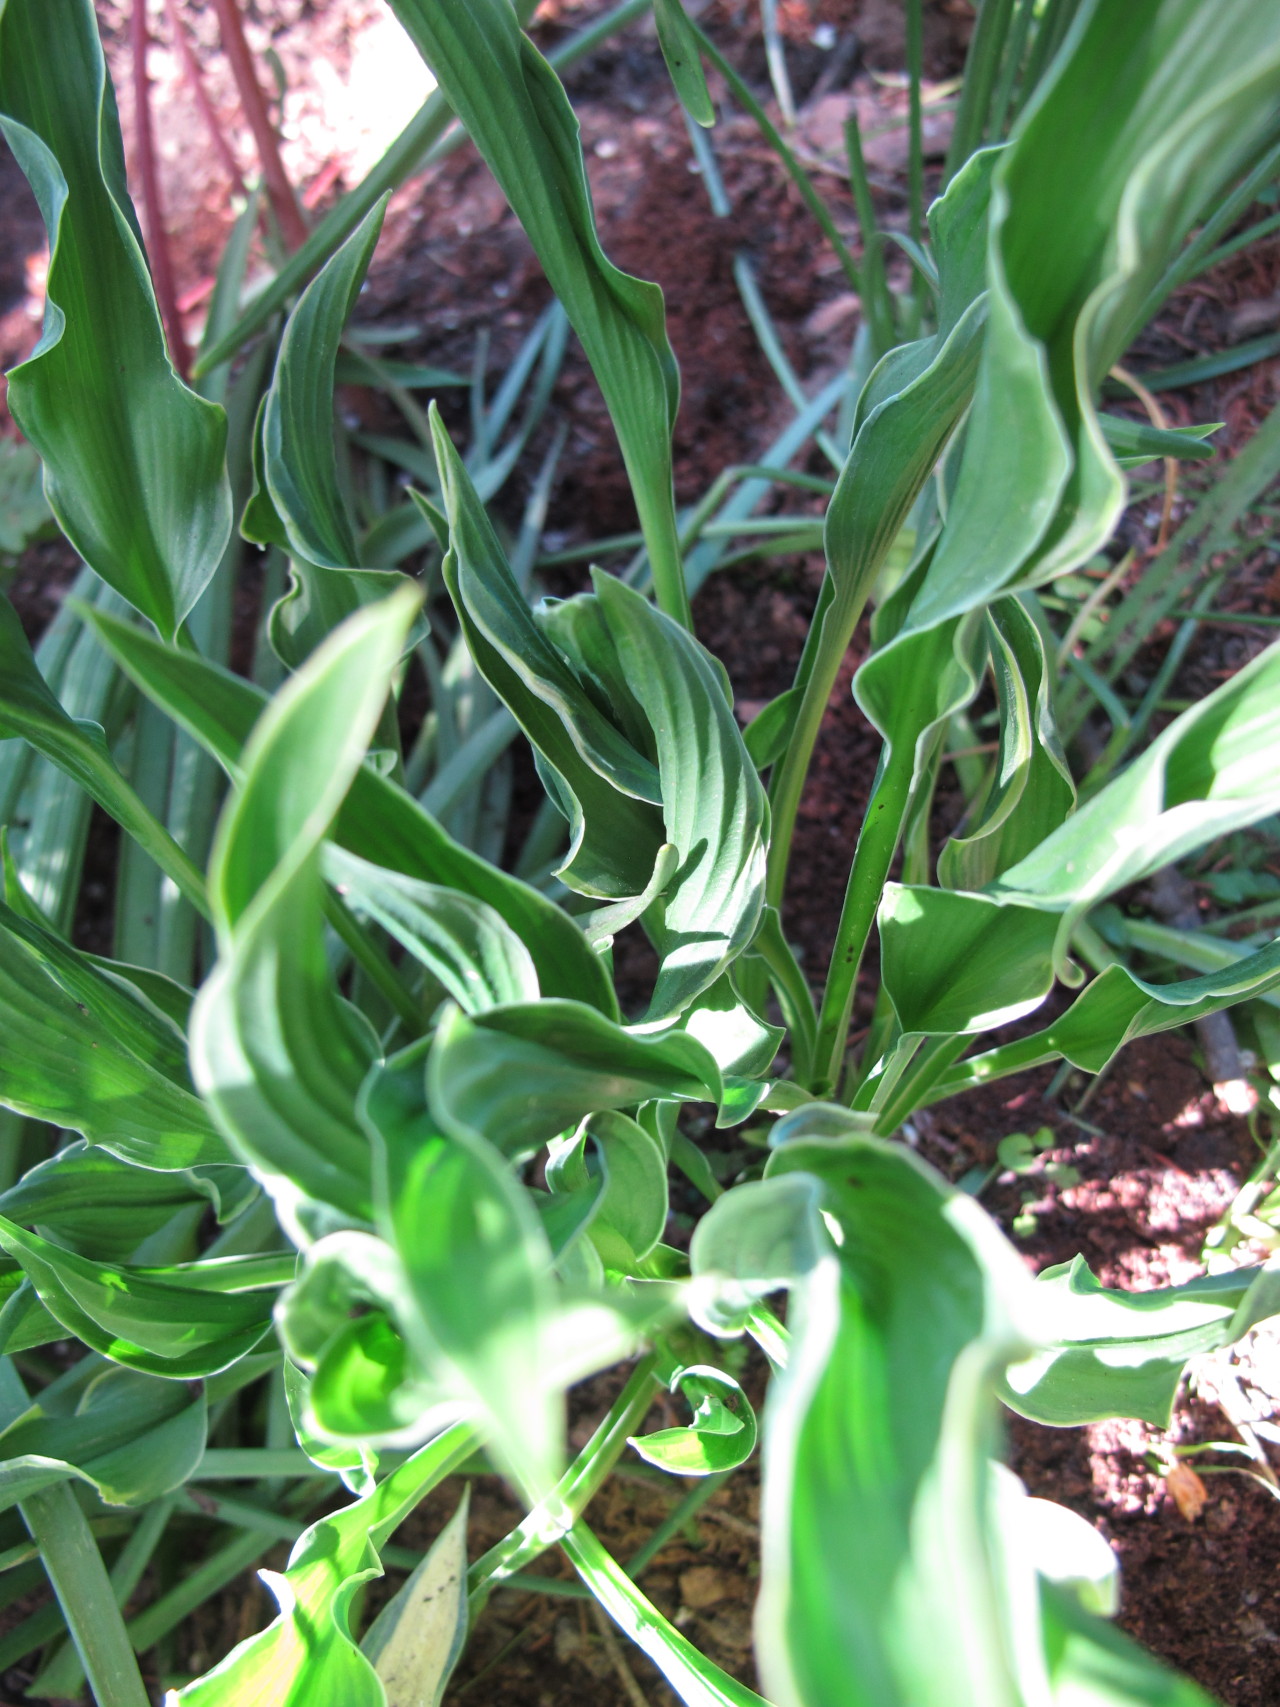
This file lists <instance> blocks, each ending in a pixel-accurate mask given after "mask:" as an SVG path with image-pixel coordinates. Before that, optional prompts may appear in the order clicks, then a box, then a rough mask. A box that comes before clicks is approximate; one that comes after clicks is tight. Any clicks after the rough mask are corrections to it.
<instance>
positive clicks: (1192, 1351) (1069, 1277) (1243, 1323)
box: [1000, 1257, 1280, 1428]
mask: <svg viewBox="0 0 1280 1707" xmlns="http://www.w3.org/2000/svg"><path fill="white" fill-rule="evenodd" d="M1036 1294H1037V1297H1038V1301H1039V1307H1040V1310H1041V1311H1042V1312H1043V1320H1044V1334H1045V1337H1046V1338H1047V1339H1049V1340H1050V1341H1051V1342H1052V1343H1051V1345H1050V1346H1049V1348H1048V1349H1047V1350H1045V1351H1041V1352H1038V1353H1037V1354H1036V1355H1035V1356H1034V1357H1032V1358H1029V1359H1027V1360H1026V1361H1024V1362H1020V1363H1014V1364H1011V1365H1010V1367H1009V1368H1008V1369H1007V1370H1006V1371H1005V1375H1004V1379H1003V1381H1002V1382H1001V1384H1000V1396H1001V1398H1002V1399H1003V1400H1004V1402H1005V1403H1006V1404H1007V1405H1009V1406H1011V1407H1012V1408H1013V1409H1014V1410H1015V1411H1018V1412H1020V1413H1021V1414H1022V1415H1023V1416H1026V1417H1031V1418H1033V1419H1034V1420H1035V1421H1036V1422H1041V1423H1049V1424H1051V1425H1053V1426H1055V1427H1059V1428H1070V1427H1074V1426H1075V1425H1076V1424H1078V1423H1087V1422H1098V1421H1099V1420H1100V1419H1102V1418H1103V1417H1141V1418H1142V1420H1143V1421H1144V1422H1148V1423H1151V1424H1153V1425H1154V1426H1155V1427H1156V1428H1168V1426H1169V1420H1170V1417H1171V1416H1172V1413H1173V1401H1174V1399H1175V1397H1176V1396H1177V1391H1178V1384H1179V1382H1180V1381H1181V1379H1182V1372H1183V1370H1184V1369H1185V1368H1186V1366H1187V1364H1188V1363H1189V1362H1190V1361H1191V1359H1192V1358H1193V1357H1198V1356H1199V1355H1201V1353H1203V1352H1209V1351H1217V1350H1218V1349H1219V1347H1221V1346H1224V1345H1233V1344H1234V1343H1235V1341H1236V1340H1238V1339H1240V1338H1241V1337H1242V1336H1243V1335H1244V1334H1245V1333H1247V1332H1248V1330H1249V1329H1250V1328H1251V1327H1253V1326H1254V1325H1255V1323H1257V1322H1262V1321H1266V1320H1267V1318H1268V1317H1272V1316H1280V1269H1275V1268H1245V1269H1237V1270H1236V1271H1235V1272H1234V1273H1231V1274H1208V1275H1205V1276H1204V1277H1203V1278H1202V1279H1200V1280H1191V1281H1188V1282H1186V1284H1185V1285H1182V1286H1161V1287H1157V1288H1155V1289H1154V1290H1152V1291H1150V1292H1119V1291H1115V1290H1112V1289H1109V1288H1107V1287H1104V1286H1100V1285H1099V1284H1098V1282H1097V1281H1096V1280H1095V1279H1094V1277H1093V1275H1092V1274H1091V1273H1090V1272H1089V1269H1088V1268H1087V1267H1086V1266H1085V1261H1084V1258H1083V1257H1076V1258H1075V1260H1074V1261H1073V1262H1069V1263H1059V1264H1057V1265H1056V1266H1055V1267H1053V1268H1048V1269H1045V1270H1044V1271H1043V1273H1042V1274H1041V1275H1040V1276H1039V1278H1038V1280H1037V1281H1036Z"/></svg>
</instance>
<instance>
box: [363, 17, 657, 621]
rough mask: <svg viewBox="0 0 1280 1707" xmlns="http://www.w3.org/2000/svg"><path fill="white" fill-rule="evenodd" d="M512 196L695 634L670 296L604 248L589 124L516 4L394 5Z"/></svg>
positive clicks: (653, 547)
mask: <svg viewBox="0 0 1280 1707" xmlns="http://www.w3.org/2000/svg"><path fill="white" fill-rule="evenodd" d="M391 5H392V10H393V11H394V12H395V14H396V16H397V17H398V18H399V19H400V22H401V23H402V24H403V25H404V27H405V29H406V30H408V32H409V34H410V35H411V36H412V37H413V40H414V42H415V43H416V44H417V46H418V49H419V51H420V52H421V53H422V56H423V58H424V59H425V60H426V61H427V63H428V65H429V66H430V67H431V70H432V71H433V73H434V74H435V77H436V80H437V82H438V83H439V85H440V87H441V89H442V90H443V91H444V93H445V95H446V96H447V97H448V100H449V103H450V105H451V106H452V107H453V110H454V111H455V112H456V113H457V114H458V116H459V118H460V119H461V120H462V122H463V124H464V125H465V126H466V128H467V131H468V134H469V135H470V136H471V138H472V140H473V141H474V142H475V144H476V147H477V148H478V149H479V150H480V152H481V154H483V155H484V158H485V160H486V161H487V162H488V164H489V167H490V169H491V170H492V172H493V175H494V177H495V178H496V179H497V180H498V182H499V184H500V185H501V186H502V189H503V192H504V194H505V195H506V197H507V200H508V201H509V202H510V203H511V206H512V208H513V209H514V211H515V214H516V217H517V219H519V221H520V223H521V225H523V226H524V228H525V231H526V233H527V234H528V237H529V241H530V242H531V243H532V244H533V247H534V249H535V251H536V252H537V255H538V259H539V260H540V261H541V262H542V266H543V270H544V271H545V273H546V275H547V278H548V279H549V280H550V282H551V288H552V290H554V291H555V293H556V295H557V296H558V297H559V298H560V301H561V302H562V303H563V305H564V309H565V312H566V313H567V314H568V316H569V319H570V322H571V323H572V325H573V329H574V331H575V332H576V333H577V334H578V336H579V338H580V339H581V340H582V347H583V349H584V350H585V351H586V352H587V359H588V360H589V361H590V363H591V366H592V368H593V370H594V372H595V376H596V379H597V380H598V382H599V385H600V389H601V391H602V392H603V393H604V398H605V402H606V403H607V404H608V406H609V413H610V415H611V416H612V417H613V424H614V427H615V429H616V431H617V434H618V441H619V444H620V445H621V447H622V455H623V460H624V461H625V463H626V465H627V472H628V474H629V475H630V477H631V489H632V492H633V494H634V496H635V501H636V509H637V510H638V512H639V515H640V526H641V528H642V529H643V530H644V536H645V542H646V544H647V546H648V549H649V557H650V561H651V563H652V565H653V577H654V584H655V587H656V589H657V593H658V600H659V603H660V604H661V605H662V608H663V609H664V610H665V611H666V612H667V613H668V615H670V616H674V617H675V618H676V619H677V620H678V621H680V622H683V623H685V624H686V625H688V623H689V600H688V594H687V593H686V591H685V586H684V572H683V569H682V567H681V562H680V547H679V543H678V540H677V536H676V525H675V499H674V494H673V490H672V478H671V429H672V427H673V425H674V424H675V416H676V408H677V405H678V403H679V395H680V385H679V378H678V375H677V372H676V364H675V358H674V356H673V355H672V353H671V346H670V344H669V343H668V342H667V332H666V316H665V313H664V311H663V304H662V292H661V291H660V290H659V289H658V287H657V285H654V284H647V283H644V282H642V281H641V280H639V279H635V278H632V277H631V276H630V275H629V274H627V273H622V272H619V271H618V269H617V268H616V267H615V266H613V265H612V264H611V263H610V262H609V260H608V259H607V257H606V256H605V253H604V251H603V250H602V249H601V247H600V239H599V237H598V236H597V235H596V227H595V217H594V214H593V212H592V207H591V192H590V189H589V187H588V185H587V175H586V168H585V166H584V163H583V158H582V143H581V139H580V137H579V132H578V121H577V119H576V117H575V116H574V112H573V108H572V107H571V106H570V105H569V99H568V96H567V95H566V94H565V92H564V89H563V87H562V86H561V83H560V80H559V78H558V77H557V76H556V74H555V72H554V71H553V70H552V69H551V67H550V66H549V65H548V64H547V62H546V60H545V59H543V57H542V55H541V54H540V53H539V52H538V51H537V49H536V48H535V47H534V46H533V44H532V42H530V41H529V39H528V37H527V36H525V35H524V34H523V32H522V31H521V29H520V25H519V23H518V21H517V19H516V15H515V12H514V11H513V10H512V8H511V6H510V5H509V4H508V3H507V0H473V3H472V4H470V5H467V6H462V7H459V6H452V5H449V4H448V3H447V0H391Z"/></svg>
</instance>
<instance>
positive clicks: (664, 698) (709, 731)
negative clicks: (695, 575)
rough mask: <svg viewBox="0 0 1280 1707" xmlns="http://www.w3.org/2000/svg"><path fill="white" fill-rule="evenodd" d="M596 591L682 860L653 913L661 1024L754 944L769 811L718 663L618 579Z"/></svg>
mask: <svg viewBox="0 0 1280 1707" xmlns="http://www.w3.org/2000/svg"><path fill="white" fill-rule="evenodd" d="M592 585H593V586H594V588H595V593H596V598H597V599H598V601H599V605H600V610H601V613H602V615H603V617H604V620H605V623H606V624H607V626H608V631H609V635H610V637H611V639H612V641H613V644H614V647H615V648H616V654H617V660H618V670H617V672H616V675H617V676H619V677H620V678H621V682H626V683H629V684H630V688H631V692H632V693H633V694H634V695H635V698H636V700H637V701H638V702H639V705H640V708H641V710H642V711H643V714H644V716H645V718H646V719H647V721H648V724H649V728H650V730H651V731H652V735H651V740H652V742H653V746H654V749H655V751H656V754H657V762H658V776H659V781H660V786H661V800H662V818H663V824H664V826H665V830H666V835H665V840H666V841H667V842H669V843H671V844H673V845H674V846H675V847H676V849H677V850H678V851H679V855H680V864H679V866H678V867H677V869H676V871H675V874H674V875H673V877H672V878H671V880H670V882H669V883H668V885H667V887H666V889H665V891H664V892H663V894H662V895H661V897H660V898H659V899H658V900H657V901H655V902H654V903H653V905H652V906H651V907H650V908H649V909H648V911H647V912H646V914H645V926H646V929H647V930H648V932H649V934H650V936H651V937H652V939H653V943H654V946H655V948H656V949H657V950H658V953H659V955H660V957H661V964H660V967H659V971H658V979H657V984H656V986H655V988H654V992H653V997H652V1000H651V1002H650V1005H649V1014H648V1018H649V1019H650V1020H651V1021H654V1020H657V1019H660V1018H663V1017H666V1016H667V1015H670V1014H676V1013H679V1012H680V1011H681V1010H682V1009H683V1008H685V1007H686V1006H687V1005H688V1003H689V1002H690V1001H691V1000H692V999H693V998H694V997H695V996H698V995H700V994H701V993H702V991H704V990H706V989H707V988H708V987H709V986H710V985H711V984H712V983H714V981H715V980H716V978H718V977H719V975H720V973H721V972H722V971H723V970H724V968H725V967H726V966H727V965H728V964H729V962H730V961H731V960H732V959H734V957H735V956H736V955H738V954H739V953H741V951H742V949H743V948H745V947H746V945H747V943H748V942H749V941H750V940H751V938H752V937H753V936H754V934H755V930H756V926H757V925H758V924H759V921H760V909H761V907H762V906H763V903H764V865H765V847H766V842H767V839H768V825H769V810H768V804H767V802H766V799H765V793H764V790H763V788H762V787H761V786H760V779H759V776H758V774H757V772H756V769H755V766H754V765H753V764H752V762H751V759H750V757H749V755H748V753H747V750H746V747H745V746H744V744H743V740H742V736H741V734H740V733H739V730H738V725H737V723H736V722H735V721H734V716H733V711H732V709H731V708H732V695H731V694H730V693H729V691H728V689H727V686H726V683H725V680H724V673H723V669H722V668H721V666H720V665H719V664H718V663H717V662H716V661H715V660H714V659H713V658H712V657H711V655H710V654H709V653H708V652H707V651H706V650H705V649H704V648H703V647H702V646H700V645H699V644H698V642H697V641H696V640H694V638H693V637H692V635H689V634H687V633H686V632H685V631H684V630H683V629H682V628H681V627H680V626H679V625H678V624H677V623H675V622H673V621H672V620H671V618H670V617H668V616H664V615H663V614H662V612H660V611H657V610H655V609H654V608H653V606H652V605H650V604H649V603H648V602H647V600H645V599H642V598H641V597H640V595H639V594H638V593H635V592H633V591H632V590H631V588H629V587H627V586H625V585H624V584H623V583H622V582H621V581H616V580H614V579H612V577H610V576H608V575H605V574H603V573H602V572H601V571H600V570H595V571H593V574H592ZM609 685H610V686H613V685H614V684H613V683H610V684H609ZM618 685H619V686H620V683H619V684H618ZM617 697H620V696H619V695H617V694H615V698H617Z"/></svg>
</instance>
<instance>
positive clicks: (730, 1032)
mask: <svg viewBox="0 0 1280 1707" xmlns="http://www.w3.org/2000/svg"><path fill="white" fill-rule="evenodd" d="M680 1029H681V1030H682V1031H686V1032H688V1034H689V1036H690V1037H696V1038H697V1040H698V1042H699V1043H701V1044H703V1045H704V1046H705V1047H706V1048H707V1049H708V1050H709V1051H710V1053H711V1054H712V1055H713V1056H714V1057H715V1062H716V1065H717V1066H718V1067H719V1069H720V1071H721V1072H722V1073H726V1074H736V1075H739V1076H746V1077H748V1078H753V1079H756V1078H761V1077H763V1075H764V1074H766V1073H767V1072H768V1071H769V1068H770V1067H771V1066H772V1065H773V1058H774V1056H775V1055H776V1054H777V1053H778V1049H779V1048H780V1046H781V1044H782V1042H783V1039H784V1038H785V1036H786V1032H785V1031H784V1030H783V1028H782V1027H781V1026H778V1025H767V1024H766V1023H765V1021H764V1020H762V1019H761V1018H760V1016H759V1014H757V1013H755V1012H754V1011H753V1009H752V1008H751V1007H750V1006H749V1005H748V1004H747V1003H746V1002H744V1001H743V999H742V997H741V996H740V995H739V994H738V991H737V988H736V986H735V984H734V982H733V974H732V973H731V972H723V973H721V975H720V977H719V978H717V979H716V981H715V983H714V984H712V985H711V986H710V987H709V988H708V989H706V990H704V991H703V992H702V994H701V995H700V996H698V997H696V998H695V1000H694V1001H693V1002H691V1003H690V1004H689V1006H688V1007H687V1008H686V1009H685V1010H684V1013H683V1014H682V1015H681V1016H680Z"/></svg>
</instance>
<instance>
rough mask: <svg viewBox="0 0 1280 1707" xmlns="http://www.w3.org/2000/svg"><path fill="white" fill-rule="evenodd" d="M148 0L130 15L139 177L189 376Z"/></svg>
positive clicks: (171, 327)
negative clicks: (150, 64) (156, 126)
mask: <svg viewBox="0 0 1280 1707" xmlns="http://www.w3.org/2000/svg"><path fill="white" fill-rule="evenodd" d="M149 43H150V37H149V36H148V34H147V4H146V0H133V11H132V13H131V14H130V17H129V45H130V48H131V49H132V56H133V105H134V115H135V126H136V129H137V136H138V176H139V178H140V179H141V181H142V209H143V216H144V218H145V220H146V232H147V244H148V248H149V251H150V260H151V277H152V281H153V283H154V284H155V290H156V302H157V303H158V304H159V308H160V318H161V320H162V321H163V322H164V329H165V333H166V334H167V336H168V339H169V354H170V357H171V358H172V361H173V365H174V367H176V368H177V370H178V372H179V373H180V374H181V375H182V377H183V379H186V378H187V377H188V376H189V374H190V372H191V351H190V350H189V349H188V348H187V340H186V336H185V334H184V332H183V330H182V316H181V315H180V314H179V313H178V292H177V289H176V288H175V285H174V282H173V262H172V258H171V256H170V254H169V238H168V235H167V233H166V232H165V228H164V215H163V212H162V210H161V207H160V177H159V174H158V173H157V171H156V150H155V138H154V136H153V134H152V130H151V82H150V79H149V78H148V76H147V47H148V46H149Z"/></svg>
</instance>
